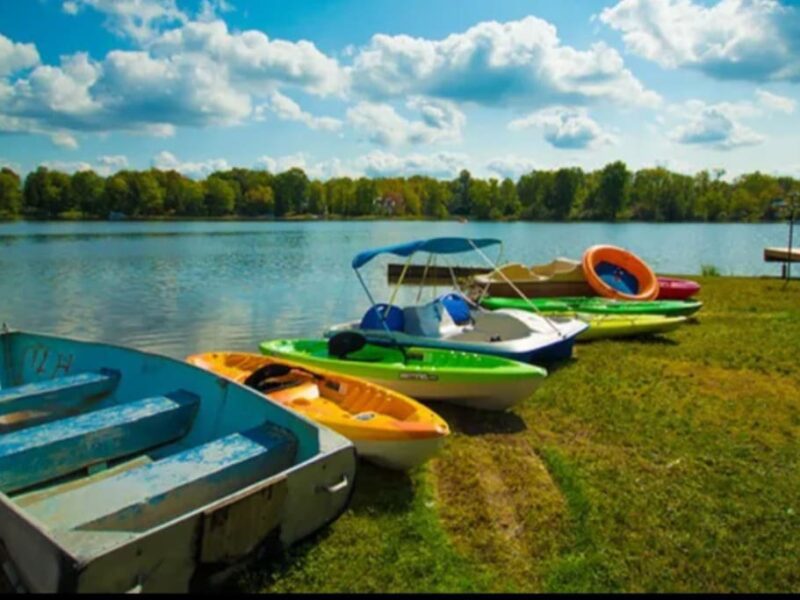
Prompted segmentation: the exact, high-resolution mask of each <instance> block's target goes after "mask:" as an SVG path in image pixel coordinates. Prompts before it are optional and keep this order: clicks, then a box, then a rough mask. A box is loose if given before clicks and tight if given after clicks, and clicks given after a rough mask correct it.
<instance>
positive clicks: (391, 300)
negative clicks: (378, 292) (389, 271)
mask: <svg viewBox="0 0 800 600" xmlns="http://www.w3.org/2000/svg"><path fill="white" fill-rule="evenodd" d="M412 258H414V255H413V254H412V255H410V256H409V257H408V260H406V264H404V265H403V270H402V271H401V272H400V278H399V279H398V280H397V283H396V284H395V286H394V290H392V295H391V297H390V298H389V304H394V301H395V298H397V293H398V292H399V291H400V286H401V285H403V280H404V279H405V278H406V273H407V272H408V268H409V267H410V266H411V259H412ZM386 314H387V315H388V314H389V309H388V308H387V309H386Z"/></svg>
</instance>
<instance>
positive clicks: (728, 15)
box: [600, 0, 800, 81]
mask: <svg viewBox="0 0 800 600" xmlns="http://www.w3.org/2000/svg"><path fill="white" fill-rule="evenodd" d="M600 20H601V21H603V22H604V23H606V24H607V25H609V26H610V27H612V28H613V29H616V30H618V31H621V32H622V37H623V40H624V42H625V46H626V48H627V49H628V50H629V51H630V52H633V53H635V54H637V55H639V56H642V57H644V58H647V59H649V60H652V61H655V62H657V63H658V64H660V65H661V66H663V67H666V68H671V69H672V68H677V67H691V68H695V69H699V70H700V71H702V72H704V73H706V74H708V75H710V76H712V77H716V78H719V79H745V80H757V81H760V80H770V79H772V80H789V81H800V10H798V8H797V7H793V6H790V5H788V3H787V4H781V3H780V2H778V1H776V0H720V1H719V2H717V3H716V4H713V5H710V6H705V5H703V4H700V3H696V2H694V1H693V0H621V2H619V3H618V4H616V5H615V6H613V7H609V8H606V9H604V10H603V11H602V13H601V14H600Z"/></svg>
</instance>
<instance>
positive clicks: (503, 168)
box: [486, 154, 536, 179]
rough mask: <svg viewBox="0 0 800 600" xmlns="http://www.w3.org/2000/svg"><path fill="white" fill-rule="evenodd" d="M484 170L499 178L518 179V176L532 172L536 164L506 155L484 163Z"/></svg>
mask: <svg viewBox="0 0 800 600" xmlns="http://www.w3.org/2000/svg"><path fill="white" fill-rule="evenodd" d="M486 168H487V169H488V170H489V171H490V172H492V173H496V174H497V175H500V176H501V177H504V178H505V177H510V178H511V179H518V178H519V176H520V175H524V174H525V173H530V172H531V171H533V170H534V169H535V168H536V162H535V161H533V160H531V159H530V158H526V157H522V156H516V155H514V154H507V155H506V156H499V157H497V158H493V159H492V160H490V161H489V162H487V163H486Z"/></svg>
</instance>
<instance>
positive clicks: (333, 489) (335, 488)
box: [317, 475, 350, 494]
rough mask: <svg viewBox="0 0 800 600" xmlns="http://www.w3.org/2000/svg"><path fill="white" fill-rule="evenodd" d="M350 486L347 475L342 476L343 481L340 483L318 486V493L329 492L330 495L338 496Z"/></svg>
mask: <svg viewBox="0 0 800 600" xmlns="http://www.w3.org/2000/svg"><path fill="white" fill-rule="evenodd" d="M349 484H350V482H349V481H348V480H347V475H342V480H341V481H340V482H339V483H334V484H333V485H318V486H317V491H318V492H328V493H329V494H336V493H338V492H341V491H342V490H343V489H345V488H346V487H347V486H348V485H349Z"/></svg>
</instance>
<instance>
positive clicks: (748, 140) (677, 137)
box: [669, 100, 765, 150]
mask: <svg viewBox="0 0 800 600" xmlns="http://www.w3.org/2000/svg"><path fill="white" fill-rule="evenodd" d="M677 111H681V112H682V113H683V114H684V115H690V116H689V117H688V121H687V122H686V123H684V124H683V125H679V126H678V127H676V128H675V129H673V130H672V131H671V132H670V134H669V136H670V137H671V138H672V139H673V140H674V141H676V142H679V143H681V144H697V145H702V146H708V147H710V148H714V149H717V150H732V149H734V148H739V147H742V146H753V145H756V144H760V143H762V142H763V141H764V140H765V138H764V136H762V135H760V134H759V133H757V132H755V131H753V130H752V129H750V128H749V127H747V126H745V125H743V124H742V123H741V122H740V121H739V119H740V118H742V117H746V116H752V115H754V114H757V113H756V112H754V111H755V109H754V108H753V107H752V106H751V105H749V104H747V103H740V104H730V103H720V104H706V103H704V102H702V101H700V100H691V101H689V102H687V103H685V104H684V105H682V106H679V107H676V108H675V109H674V112H677Z"/></svg>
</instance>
